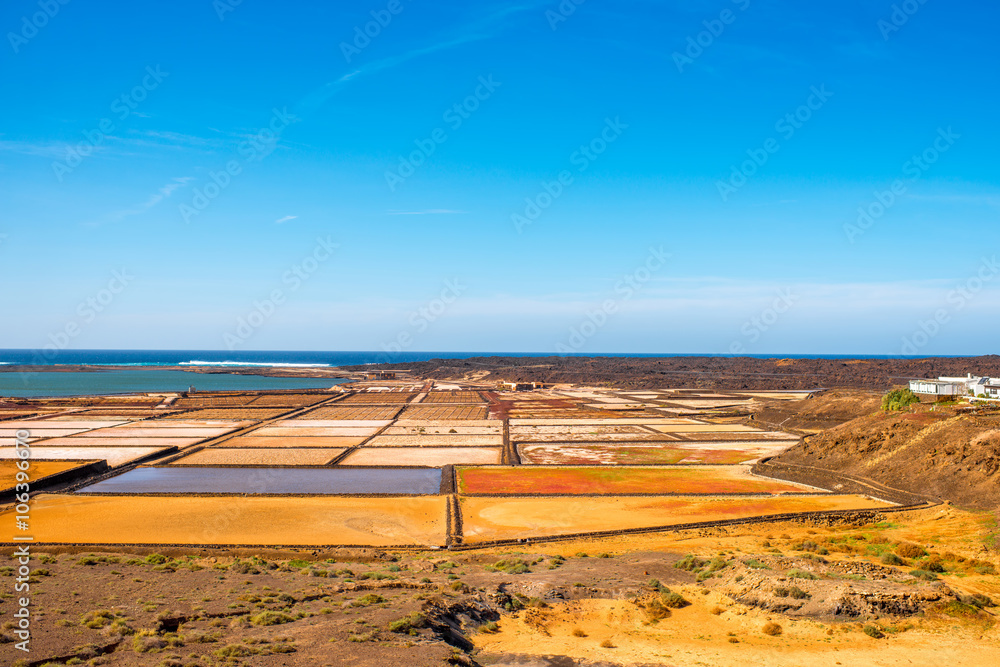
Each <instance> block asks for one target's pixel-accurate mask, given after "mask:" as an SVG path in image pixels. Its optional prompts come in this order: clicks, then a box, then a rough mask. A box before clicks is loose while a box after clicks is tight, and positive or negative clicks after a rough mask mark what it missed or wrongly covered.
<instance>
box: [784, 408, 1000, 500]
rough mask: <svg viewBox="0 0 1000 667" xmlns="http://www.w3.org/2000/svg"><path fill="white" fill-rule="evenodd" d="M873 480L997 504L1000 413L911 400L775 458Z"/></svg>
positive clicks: (813, 438) (999, 491)
mask: <svg viewBox="0 0 1000 667" xmlns="http://www.w3.org/2000/svg"><path fill="white" fill-rule="evenodd" d="M774 460H775V461H776V462H779V463H792V464H799V465H809V466H815V467H819V468H826V469H829V470H835V471H837V472H843V473H847V474H851V475H859V476H862V477H867V478H869V479H873V480H875V481H877V482H881V483H882V484H886V485H888V486H891V487H894V488H898V489H904V490H906V491H911V492H914V493H922V494H928V495H934V496H937V497H940V498H942V499H944V500H949V501H951V502H953V503H955V504H957V505H961V506H965V507H971V508H978V509H984V510H996V509H998V508H1000V412H998V411H997V410H996V409H990V410H987V409H977V410H973V409H971V408H969V407H954V406H952V407H942V406H932V405H918V406H912V407H911V408H910V409H909V410H908V411H905V412H894V413H884V412H881V411H876V412H872V413H871V414H868V415H865V416H863V417H859V418H857V419H854V420H851V421H849V422H846V423H844V424H841V425H840V426H836V427H834V428H831V429H829V430H826V431H823V432H822V433H819V434H817V435H812V436H809V437H807V438H806V439H805V441H804V442H802V443H801V444H799V445H797V446H795V447H793V448H791V449H789V450H788V451H786V452H785V453H783V454H781V455H780V456H778V457H776V458H775V459H774Z"/></svg>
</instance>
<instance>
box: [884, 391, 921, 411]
mask: <svg viewBox="0 0 1000 667" xmlns="http://www.w3.org/2000/svg"><path fill="white" fill-rule="evenodd" d="M919 402H920V398H918V397H917V395H916V394H914V393H913V392H912V391H910V390H909V389H893V390H892V391H890V392H889V393H888V394H886V395H885V396H883V397H882V411H883V412H892V411H893V410H905V409H906V408H908V407H910V406H911V405H913V404H914V403H919Z"/></svg>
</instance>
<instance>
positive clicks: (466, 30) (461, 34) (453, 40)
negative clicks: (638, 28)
mask: <svg viewBox="0 0 1000 667" xmlns="http://www.w3.org/2000/svg"><path fill="white" fill-rule="evenodd" d="M549 4H551V3H550V2H534V3H528V4H522V5H515V6H512V7H504V8H503V9H499V10H497V11H495V12H493V13H492V14H489V15H488V16H485V17H483V18H481V19H479V20H476V21H473V22H471V23H467V24H466V25H464V26H462V27H461V28H459V29H458V30H456V31H454V36H451V37H448V38H446V39H443V40H442V41H440V42H436V43H434V44H428V45H426V46H422V47H419V48H416V49H411V50H410V51H406V52H405V53H401V54H399V55H395V56H389V57H387V58H382V59H380V60H374V61H372V62H370V63H367V64H365V65H362V66H361V67H359V68H358V69H356V70H354V71H352V72H348V73H347V74H344V75H343V76H341V77H340V78H338V79H335V80H334V81H330V82H329V83H326V84H324V85H322V86H320V87H319V88H317V89H316V90H314V91H312V92H311V93H309V94H308V95H306V96H305V97H304V98H303V99H302V100H301V101H300V102H299V103H298V104H297V105H296V107H295V113H296V115H298V116H305V115H308V114H310V113H312V112H314V111H316V110H318V109H319V108H320V107H322V106H323V105H324V104H325V103H326V102H327V101H328V100H329V99H330V98H332V97H333V96H334V95H336V94H337V93H338V92H340V89H341V88H343V87H344V86H345V85H347V84H348V83H349V82H351V81H353V80H355V79H358V78H360V77H362V76H365V75H368V74H373V73H375V72H379V71H381V70H385V69H389V68H391V67H395V66H397V65H401V64H402V63H405V62H407V61H408V60H413V59H414V58H417V57H420V56H424V55H428V54H430V53H436V52H438V51H444V50H447V49H452V48H455V47H456V46H461V45H463V44H468V43H470V42H477V41H480V40H483V39H487V38H489V37H491V36H492V33H491V32H490V29H491V28H492V27H493V26H495V25H496V24H497V23H499V22H500V21H501V20H503V19H504V18H506V17H508V16H511V15H513V14H518V13H521V12H525V11H538V10H539V8H541V7H545V6H548V5H549Z"/></svg>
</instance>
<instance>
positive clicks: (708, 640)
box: [475, 587, 1000, 667]
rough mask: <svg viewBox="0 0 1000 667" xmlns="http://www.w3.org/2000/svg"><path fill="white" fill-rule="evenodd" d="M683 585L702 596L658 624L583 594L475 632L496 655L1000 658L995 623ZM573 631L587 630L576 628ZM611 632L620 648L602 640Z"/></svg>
mask: <svg viewBox="0 0 1000 667" xmlns="http://www.w3.org/2000/svg"><path fill="white" fill-rule="evenodd" d="M674 590H676V591H677V592H679V593H681V594H682V595H684V597H686V598H687V599H688V600H690V601H692V603H693V604H692V605H691V606H690V607H685V608H684V609H677V610H674V611H673V613H672V614H671V616H670V617H669V618H666V619H663V620H661V621H659V622H656V623H650V622H649V621H647V619H646V617H645V614H644V612H643V610H642V609H640V608H639V607H637V606H636V605H635V604H633V603H631V602H629V601H626V600H580V601H576V602H569V603H559V604H555V605H553V606H552V607H551V608H550V609H543V610H540V611H538V610H531V611H529V612H520V613H518V614H516V615H514V616H508V617H504V618H503V619H501V621H500V624H499V625H500V632H499V633H497V634H482V633H481V634H479V635H476V637H475V643H476V646H477V648H480V649H481V650H482V651H483V652H484V653H485V654H487V655H490V654H504V655H510V654H528V655H560V656H569V657H572V658H576V659H578V660H590V661H594V662H599V661H608V662H611V663H613V664H615V665H633V664H647V665H648V664H662V665H712V666H713V667H715V666H718V667H744V666H745V665H768V666H770V665H775V666H780V667H785V666H787V667H807V666H808V667H812V666H817V667H818V666H823V667H826V666H827V665H847V666H855V667H867V666H869V665H878V666H883V665H884V666H889V665H907V666H909V665H924V666H926V667H942V665H954V666H958V665H983V666H985V665H991V666H992V665H996V664H997V655H998V654H1000V635H998V633H997V630H996V629H991V630H987V631H986V632H983V630H982V628H981V626H980V627H964V628H959V627H957V626H955V625H954V619H951V620H943V619H940V620H932V621H924V620H920V621H918V622H917V623H914V625H916V627H914V628H913V629H911V630H908V631H906V632H904V633H902V634H898V635H894V636H891V637H890V638H888V639H873V638H871V637H869V636H867V635H865V634H864V633H863V632H861V631H860V624H846V625H840V624H831V625H828V624H825V623H821V622H818V621H813V620H788V619H785V618H782V617H781V615H780V614H774V613H771V612H767V611H763V610H758V609H754V608H750V607H744V606H742V605H738V604H735V603H733V602H732V601H731V600H730V599H729V598H727V597H726V596H724V595H721V594H719V593H716V592H714V591H713V592H711V593H709V594H708V595H701V594H698V591H697V590H694V589H693V588H692V589H688V588H687V587H678V588H675V589H674ZM714 609H721V610H722V613H721V614H718V615H716V614H713V613H712V610H714ZM532 612H533V613H532ZM769 621H773V622H777V623H778V624H779V625H781V626H782V634H781V635H780V636H777V637H771V636H767V635H765V634H764V633H763V632H762V631H761V629H762V628H763V626H764V624H765V623H768V622H769ZM574 630H577V631H582V632H583V633H584V634H585V635H586V637H582V638H581V637H576V636H573V631H574ZM730 639H734V640H735V642H731V641H730ZM604 641H610V643H611V644H612V645H613V646H614V648H604V647H602V646H601V643H602V642H604ZM484 657H485V656H482V658H484Z"/></svg>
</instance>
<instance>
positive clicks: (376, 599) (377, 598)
mask: <svg viewBox="0 0 1000 667" xmlns="http://www.w3.org/2000/svg"><path fill="white" fill-rule="evenodd" d="M383 602H388V600H386V599H385V598H384V597H382V596H381V595H377V594H375V593H369V594H368V595H364V596H362V597H359V598H358V599H357V600H355V601H354V602H352V603H351V606H352V607H370V606H371V605H373V604H382V603H383Z"/></svg>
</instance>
